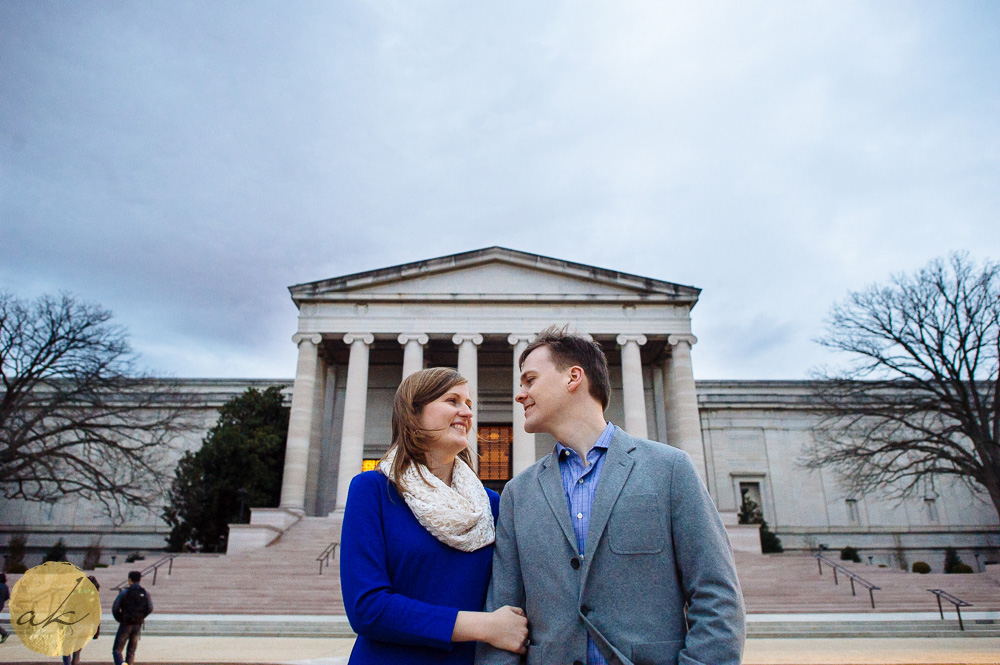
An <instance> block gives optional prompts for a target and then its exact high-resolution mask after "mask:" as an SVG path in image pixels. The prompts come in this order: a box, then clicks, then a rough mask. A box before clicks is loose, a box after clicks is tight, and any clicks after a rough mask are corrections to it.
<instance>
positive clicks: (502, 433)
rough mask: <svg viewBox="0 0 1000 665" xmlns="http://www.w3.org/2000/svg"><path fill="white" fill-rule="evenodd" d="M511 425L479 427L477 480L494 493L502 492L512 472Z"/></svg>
mask: <svg viewBox="0 0 1000 665" xmlns="http://www.w3.org/2000/svg"><path fill="white" fill-rule="evenodd" d="M513 443H514V427H513V426H512V425H480V426H479V479H480V480H482V481H483V485H485V486H486V487H489V488H490V489H491V490H493V491H495V492H502V491H503V488H504V485H506V484H507V481H508V480H510V476H511V471H512V470H513V458H512V455H511V449H512V446H513Z"/></svg>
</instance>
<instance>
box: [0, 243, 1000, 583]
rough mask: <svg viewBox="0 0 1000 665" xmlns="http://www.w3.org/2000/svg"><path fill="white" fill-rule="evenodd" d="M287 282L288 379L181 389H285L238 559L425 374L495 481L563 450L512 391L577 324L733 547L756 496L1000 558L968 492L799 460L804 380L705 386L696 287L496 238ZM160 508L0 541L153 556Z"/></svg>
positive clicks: (19, 528) (78, 514) (6, 512)
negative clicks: (886, 483) (261, 505)
mask: <svg viewBox="0 0 1000 665" xmlns="http://www.w3.org/2000/svg"><path fill="white" fill-rule="evenodd" d="M289 291H290V292H291V297H292V300H293V301H294V302H295V304H296V306H297V307H298V311H299V316H298V325H297V331H296V332H295V334H294V336H293V338H292V339H293V342H294V343H295V344H296V345H297V346H298V362H297V366H296V370H295V377H294V382H292V381H284V382H282V381H263V380H255V381H242V382H241V381H236V380H212V379H201V380H195V381H188V382H186V383H187V384H188V389H189V390H190V391H192V392H196V393H198V394H200V395H203V396H204V398H205V399H204V403H203V404H202V406H201V407H199V408H200V411H199V414H198V417H199V418H201V420H202V422H204V427H205V430H207V429H208V428H209V427H211V425H212V424H213V423H214V415H213V414H215V413H216V411H215V409H217V407H218V406H219V405H221V403H222V402H223V401H224V400H225V399H226V398H227V397H232V396H235V395H238V394H239V393H240V392H242V390H243V389H245V388H246V387H249V386H251V385H253V386H255V387H264V386H265V385H273V384H282V385H285V386H289V385H291V419H290V425H289V432H288V445H287V452H286V459H285V466H284V480H283V485H282V495H281V506H280V508H277V509H270V510H261V509H254V510H253V512H252V518H251V522H252V523H251V524H250V525H234V526H233V527H232V529H231V535H230V551H242V550H245V549H248V548H253V547H260V546H263V545H265V544H266V543H267V542H270V541H271V540H273V539H274V538H275V537H277V535H279V534H280V533H281V531H282V530H283V529H285V528H287V526H288V525H289V524H291V523H293V522H294V521H295V520H296V519H297V517H298V516H299V515H311V516H325V515H332V516H333V517H334V518H336V517H337V516H338V510H342V508H343V505H344V502H345V499H346V493H347V489H348V486H349V481H350V479H351V477H353V476H354V475H355V474H356V473H358V472H360V471H362V470H363V469H366V468H370V467H371V466H372V465H374V463H375V461H377V460H378V459H379V458H380V457H381V456H382V454H383V453H384V452H385V451H386V449H387V447H388V444H389V441H390V422H389V418H390V413H391V408H392V398H393V395H394V393H395V390H396V387H397V386H398V385H399V382H400V381H401V379H402V378H403V377H404V376H406V375H407V374H409V373H411V372H413V371H415V370H416V369H419V368H422V367H431V366H450V367H457V368H458V370H459V371H460V372H461V373H462V374H463V375H464V376H465V377H466V378H467V379H468V380H469V384H470V386H469V387H470V393H471V394H472V395H473V401H474V404H475V407H474V408H475V411H476V415H475V422H476V425H477V430H478V438H471V439H470V446H472V447H473V448H476V449H477V452H478V459H479V468H478V471H479V474H480V476H481V477H482V478H483V480H484V482H485V483H486V484H487V485H489V486H492V487H494V488H495V489H498V490H499V489H502V487H503V485H504V483H505V482H506V480H507V479H509V478H510V477H511V476H512V475H513V474H516V473H517V472H519V471H520V470H522V469H524V468H526V467H527V466H529V465H530V464H532V463H533V462H534V461H535V460H537V459H539V458H540V457H542V456H544V455H546V454H548V453H549V451H551V449H552V446H553V445H554V443H555V442H554V440H553V439H552V438H551V437H550V436H548V435H532V434H527V433H525V432H524V429H523V411H522V409H521V407H520V405H517V404H516V403H515V402H514V401H513V397H514V394H515V392H516V390H517V386H516V383H517V378H518V376H519V373H520V372H519V370H518V369H517V367H516V364H517V358H518V357H519V355H520V353H521V351H522V350H523V349H524V348H525V346H526V345H527V344H528V342H529V340H530V339H531V337H532V335H533V334H535V333H537V332H538V331H539V330H541V329H543V328H545V327H546V326H548V325H550V324H558V325H564V324H565V325H569V326H570V327H571V329H574V330H576V331H578V332H580V333H584V334H587V335H590V336H591V337H592V338H593V339H594V340H596V341H597V342H598V343H600V344H601V346H602V347H603V349H604V352H605V354H606V355H607V357H608V361H609V364H610V367H611V380H612V394H611V404H610V406H609V408H608V410H607V418H608V419H609V420H610V421H612V422H614V423H615V424H618V425H620V426H622V427H623V428H624V429H625V430H626V431H628V432H630V433H631V434H634V435H637V436H644V437H646V438H649V439H654V440H657V441H661V442H663V443H664V444H666V445H671V446H675V447H677V448H680V449H682V450H684V451H685V452H686V453H688V454H689V455H690V456H691V458H692V459H693V460H694V462H695V464H696V466H697V468H698V469H699V470H700V471H701V473H702V474H703V477H704V479H705V482H706V484H707V486H708V489H709V492H710V493H711V495H712V497H713V499H714V500H715V502H716V505H717V506H718V508H719V510H720V512H721V513H722V515H723V518H724V520H725V521H726V522H727V524H729V525H733V528H732V530H731V531H730V533H731V537H733V539H734V542H736V541H739V542H737V543H736V544H738V545H739V546H741V547H742V546H746V545H747V542H746V541H745V540H741V539H745V537H746V532H745V531H743V532H741V531H740V529H739V528H738V527H735V522H736V512H737V510H738V509H739V506H740V504H741V501H742V497H743V496H748V497H750V498H752V499H753V500H754V501H756V502H757V503H758V504H759V505H760V506H761V508H762V510H763V514H764V517H765V518H766V520H767V521H768V523H769V525H770V526H771V528H772V530H773V531H775V532H776V533H777V534H778V535H779V536H780V537H781V539H782V541H783V544H784V545H785V547H786V548H787V549H807V548H808V549H811V548H816V547H819V546H821V545H825V546H827V547H831V548H839V547H843V546H845V545H852V546H854V547H857V548H858V549H859V550H861V551H862V554H863V555H864V556H870V557H872V562H873V563H885V564H887V565H898V564H905V563H906V562H907V561H908V560H910V561H912V560H914V558H915V557H919V558H920V559H922V560H925V561H928V562H930V563H931V565H932V566H933V567H934V568H938V567H939V566H940V560H941V559H943V550H944V548H945V547H948V546H953V547H957V548H959V549H960V551H961V552H963V558H964V559H965V560H966V561H967V562H969V563H978V562H979V561H980V560H982V561H989V560H996V559H998V558H1000V525H998V523H997V517H996V513H995V512H994V510H993V508H992V505H991V504H990V503H989V501H988V500H984V499H983V497H982V496H980V495H977V494H976V493H975V492H973V491H971V490H970V489H969V488H968V487H966V486H965V485H962V484H960V483H956V484H949V485H939V486H938V488H937V492H936V493H935V494H933V495H927V496H922V497H915V498H913V499H910V500H907V501H904V502H893V501H890V500H887V499H886V498H885V497H883V496H879V495H872V496H855V495H851V494H849V493H847V492H846V491H845V490H844V489H843V488H842V487H841V483H840V482H839V478H838V477H837V475H836V473H835V472H833V471H832V470H822V471H809V470H807V469H805V468H804V467H803V466H802V464H801V453H802V450H803V448H804V447H805V446H807V445H808V444H810V443H811V442H812V441H813V434H812V427H813V426H814V425H815V424H816V422H817V421H818V419H819V418H820V414H819V413H817V411H816V409H815V406H814V405H813V403H812V402H811V400H810V393H811V385H810V383H809V382H808V381H698V382H696V381H695V372H694V371H693V369H692V354H694V356H695V357H696V356H697V350H696V349H697V346H696V342H697V340H696V338H695V336H694V335H693V334H692V319H691V316H692V310H693V308H694V307H695V305H696V304H697V302H698V296H699V293H700V291H699V289H697V288H694V287H691V286H683V285H679V284H673V283H670V282H664V281H660V280H655V279H649V278H645V277H639V276H636V275H630V274H625V273H620V272H615V271H611V270H605V269H602V268H598V267H594V266H588V265H582V264H578V263H573V262H570V261H563V260H557V259H553V258H547V257H544V256H538V255H535V254H529V253H525V252H519V251H514V250H510V249H505V248H500V247H491V248H487V249H481V250H476V251H471V252H465V253H461V254H455V255H451V256H445V257H441V258H435V259H430V260H426V261H418V262H414V263H408V264H405V265H399V266H393V267H388V268H383V269H379V270H371V271H368V272H363V273H357V274H352V275H345V276H342V277H335V278H332V279H324V280H321V281H317V282H310V283H306V284H299V285H296V286H292V287H290V288H289ZM692 349H694V352H692ZM182 383H184V382H182ZM203 436H204V431H200V432H194V433H192V434H191V435H190V437H189V439H188V440H187V442H186V444H185V445H186V446H187V448H188V449H194V448H196V447H197V446H198V445H200V442H201V438H202V437H203ZM177 454H178V455H179V454H180V453H179V451H178V452H177ZM160 509H161V507H160V506H154V507H153V508H152V509H151V510H149V511H147V512H146V513H142V514H140V513H137V514H136V515H135V516H134V518H133V519H132V520H131V521H130V522H129V523H128V524H126V525H119V526H115V525H111V524H109V523H107V522H106V521H102V518H101V517H100V515H99V513H98V512H97V511H95V510H94V509H93V507H92V506H88V505H86V504H84V503H82V502H77V503H65V504H57V505H55V506H45V507H40V506H36V505H32V504H25V503H23V502H6V503H5V504H0V543H2V542H4V541H6V540H7V538H8V537H9V535H10V534H12V533H27V534H29V544H30V545H32V547H33V548H34V549H35V551H38V550H39V549H44V547H45V546H46V545H47V544H51V542H54V540H55V539H56V537H58V536H63V537H67V542H68V543H69V544H70V545H71V551H73V549H72V548H75V550H76V551H81V550H82V548H84V547H86V545H87V543H88V542H94V540H95V539H98V540H101V542H103V543H104V544H105V545H106V549H108V550H117V551H130V550H133V549H143V550H152V549H158V548H162V547H164V546H165V541H164V537H165V535H166V532H167V528H166V525H165V524H164V523H163V522H162V521H161V520H160V518H159V514H160ZM140 512H141V511H140Z"/></svg>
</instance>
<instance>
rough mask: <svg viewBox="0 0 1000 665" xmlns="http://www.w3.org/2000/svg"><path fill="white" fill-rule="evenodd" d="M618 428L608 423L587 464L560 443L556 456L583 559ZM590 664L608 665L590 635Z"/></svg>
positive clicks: (588, 638) (588, 457)
mask: <svg viewBox="0 0 1000 665" xmlns="http://www.w3.org/2000/svg"><path fill="white" fill-rule="evenodd" d="M614 433H615V426H614V425H612V424H611V423H608V425H607V427H605V428H604V431H603V432H601V436H599V437H598V438H597V443H595V444H594V446H593V447H592V448H591V449H590V450H589V451H588V452H587V462H586V464H584V461H583V460H582V459H581V458H580V456H579V455H578V454H577V453H576V451H574V450H573V449H572V448H567V447H566V446H564V445H563V444H561V443H556V455H558V457H559V474H560V475H561V476H562V484H563V491H565V492H566V504H567V505H568V506H569V516H570V521H571V522H572V523H573V533H574V534H576V547H577V551H578V552H579V553H580V558H581V559H582V558H583V554H584V552H586V550H587V531H588V530H589V529H590V512H591V510H592V509H593V508H594V496H595V495H596V494H597V483H598V481H599V480H600V479H601V471H602V470H603V469H604V459H605V458H606V457H607V455H606V454H605V453H607V452H608V444H609V443H611V435H612V434H614ZM587 663H588V664H589V665H607V664H608V661H607V660H605V659H604V656H603V655H601V652H600V651H599V650H598V649H597V645H596V644H594V640H593V639H591V637H590V635H589V634H588V635H587Z"/></svg>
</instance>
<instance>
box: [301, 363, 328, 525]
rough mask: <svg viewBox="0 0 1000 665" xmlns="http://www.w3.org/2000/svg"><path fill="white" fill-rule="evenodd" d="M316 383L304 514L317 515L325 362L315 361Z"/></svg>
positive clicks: (323, 414)
mask: <svg viewBox="0 0 1000 665" xmlns="http://www.w3.org/2000/svg"><path fill="white" fill-rule="evenodd" d="M316 365H317V366H316V383H315V387H314V388H313V405H312V420H311V422H312V427H311V430H312V432H311V434H310V435H309V465H308V467H307V473H306V505H305V509H306V514H307V515H317V514H319V513H318V512H317V504H316V499H317V497H318V496H319V492H318V490H319V471H320V469H319V460H320V451H321V450H322V448H323V430H324V425H325V420H326V361H325V360H323V359H322V358H319V359H317V363H316Z"/></svg>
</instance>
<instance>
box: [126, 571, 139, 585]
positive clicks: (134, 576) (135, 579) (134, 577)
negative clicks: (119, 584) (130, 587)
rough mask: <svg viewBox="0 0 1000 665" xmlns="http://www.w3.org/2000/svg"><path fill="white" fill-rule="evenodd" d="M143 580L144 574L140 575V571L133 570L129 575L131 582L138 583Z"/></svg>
mask: <svg viewBox="0 0 1000 665" xmlns="http://www.w3.org/2000/svg"><path fill="white" fill-rule="evenodd" d="M141 579H142V573H140V572H139V571H138V570H133V571H131V572H130V573H129V574H128V581H129V582H138V581H139V580H141Z"/></svg>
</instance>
